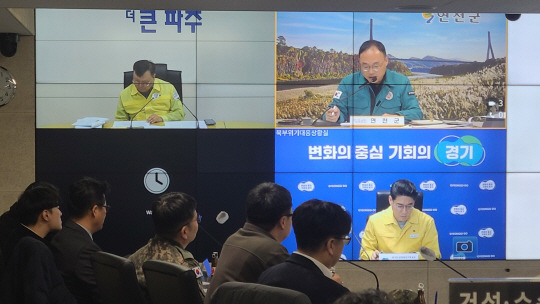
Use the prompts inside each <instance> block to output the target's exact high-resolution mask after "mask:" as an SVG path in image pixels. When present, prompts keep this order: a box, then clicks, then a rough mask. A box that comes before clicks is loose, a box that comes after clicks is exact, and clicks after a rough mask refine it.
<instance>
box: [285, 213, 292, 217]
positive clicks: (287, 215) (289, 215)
mask: <svg viewBox="0 0 540 304" xmlns="http://www.w3.org/2000/svg"><path fill="white" fill-rule="evenodd" d="M284 216H286V217H291V216H293V214H292V213H289V214H285V215H284Z"/></svg>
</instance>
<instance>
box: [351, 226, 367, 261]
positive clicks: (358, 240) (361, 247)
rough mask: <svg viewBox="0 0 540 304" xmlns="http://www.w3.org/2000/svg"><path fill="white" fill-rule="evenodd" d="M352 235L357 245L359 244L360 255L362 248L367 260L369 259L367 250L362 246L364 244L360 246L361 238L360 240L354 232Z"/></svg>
mask: <svg viewBox="0 0 540 304" xmlns="http://www.w3.org/2000/svg"><path fill="white" fill-rule="evenodd" d="M353 235H354V238H355V239H356V241H357V242H358V245H360V255H362V250H364V252H365V253H366V255H367V259H368V261H371V257H370V256H369V253H368V252H367V250H366V249H365V248H364V246H362V240H360V239H359V238H358V236H356V234H354V233H353Z"/></svg>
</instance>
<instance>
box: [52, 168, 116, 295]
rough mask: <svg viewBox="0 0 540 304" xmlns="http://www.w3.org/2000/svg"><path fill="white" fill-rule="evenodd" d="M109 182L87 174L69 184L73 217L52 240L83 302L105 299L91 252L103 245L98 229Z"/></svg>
mask: <svg viewBox="0 0 540 304" xmlns="http://www.w3.org/2000/svg"><path fill="white" fill-rule="evenodd" d="M108 191H109V184H107V183H106V182H102V181H98V180H96V179H93V178H91V177H83V178H81V179H79V180H77V181H75V182H74V183H72V184H71V185H70V186H69V202H68V204H67V207H68V208H67V209H68V214H69V220H67V221H66V222H65V223H64V227H63V229H62V230H61V231H59V232H58V233H57V234H56V235H55V236H54V237H53V239H52V241H51V247H52V249H53V253H54V257H55V260H56V265H57V266H58V269H59V270H60V272H61V273H62V276H63V277H64V281H65V282H66V286H67V287H68V289H69V290H70V291H71V293H72V294H73V295H74V296H75V298H77V302H78V303H79V304H85V303H87V304H91V303H101V302H102V301H101V298H100V295H99V291H98V288H97V283H96V278H95V275H94V268H93V267H92V260H91V256H92V254H93V253H94V252H98V251H101V248H100V247H99V246H98V245H97V244H96V243H94V238H93V235H94V233H96V232H98V231H100V230H101V229H103V224H104V222H105V217H106V216H107V210H108V209H109V208H110V205H108V204H107V198H106V196H105V194H106V193H107V192H108Z"/></svg>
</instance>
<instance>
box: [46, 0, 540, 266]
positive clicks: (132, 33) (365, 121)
mask: <svg viewBox="0 0 540 304" xmlns="http://www.w3.org/2000/svg"><path fill="white" fill-rule="evenodd" d="M538 26H540V16H538V15H522V16H521V18H520V19H519V20H518V21H515V22H509V21H507V20H506V19H505V16H504V14H476V13H448V14H446V13H445V14H443V13H435V14H421V13H338V12H249V11H245V12H226V11H223V12H213V11H189V10H175V11H160V10H53V9H38V10H36V89H37V91H36V126H37V128H39V129H40V130H39V131H43V132H36V138H37V143H42V144H40V145H36V155H39V154H41V153H42V152H44V153H45V154H47V153H49V154H47V155H52V156H54V157H52V156H51V157H52V158H54V159H47V162H48V165H46V166H45V165H44V164H41V165H39V164H37V165H36V168H37V169H36V176H39V177H40V178H43V179H48V177H50V179H51V180H55V179H58V177H56V178H55V177H54V176H55V175H62V174H64V173H63V172H62V170H63V169H61V168H71V169H70V170H71V171H70V174H72V175H77V173H76V172H74V171H73V170H75V171H76V170H78V169H77V168H79V167H80V166H78V165H77V164H76V162H77V160H76V159H73V156H71V155H68V157H62V155H63V154H67V153H68V152H67V151H69V150H66V152H63V151H58V150H55V149H53V148H51V147H49V146H48V145H47V143H46V142H47V141H46V140H45V138H39V137H40V136H48V135H47V134H53V133H49V132H52V131H61V132H54V135H55V136H62V134H63V133H62V132H66V134H68V135H69V136H67V137H66V138H65V139H64V140H63V141H62V142H63V144H64V145H70V144H75V145H76V144H77V141H76V139H77V138H78V137H77V136H76V134H74V133H67V132H68V131H74V132H76V133H77V134H82V133H78V132H88V131H84V130H80V131H79V130H45V129H46V128H72V127H73V126H72V124H73V123H74V122H75V121H77V120H78V119H81V118H85V117H98V118H105V119H108V120H109V122H111V123H112V122H113V121H114V120H115V112H116V110H117V105H118V99H119V95H120V92H121V91H122V90H123V89H124V72H128V71H131V70H132V66H133V63H134V62H135V61H137V60H139V59H148V60H152V61H153V62H155V63H165V64H167V68H168V69H170V70H178V71H182V81H183V83H182V98H181V99H182V102H183V104H184V106H183V107H184V110H185V113H186V117H185V120H186V121H187V122H193V121H194V120H199V121H203V120H204V119H208V118H211V119H213V120H215V121H216V122H217V124H216V125H215V126H211V125H208V126H207V127H208V128H209V129H210V128H220V129H223V128H224V129H237V128H243V129H257V128H263V130H199V129H197V130H172V132H168V131H163V130H161V131H160V130H152V131H149V132H145V133H140V134H141V135H144V137H154V136H156V137H160V138H163V137H162V136H168V137H167V139H166V140H164V141H163V142H165V143H168V142H172V143H174V145H166V146H167V147H166V148H164V149H168V150H167V153H170V154H171V155H176V153H175V151H174V149H184V148H185V146H182V143H179V142H177V140H176V136H175V135H174V134H176V133H178V136H188V135H189V136H193V138H195V139H194V143H193V146H190V147H191V148H193V147H194V146H196V149H191V150H190V151H191V152H190V153H191V156H190V157H192V158H193V159H194V160H196V162H197V164H196V165H194V167H190V170H192V172H191V171H190V173H189V174H196V175H197V177H198V179H197V181H196V182H195V184H186V185H180V184H178V185H175V189H195V190H193V191H195V192H196V193H206V190H207V189H208V185H207V184H205V183H207V181H205V180H204V178H203V177H202V176H203V175H205V174H215V175H216V176H213V177H212V178H215V184H220V187H221V188H222V189H229V188H230V189H235V188H236V187H237V185H236V184H235V180H234V179H232V178H224V179H219V176H221V175H223V176H231V174H233V173H234V174H239V176H242V180H247V179H249V178H247V176H248V175H249V174H252V173H253V172H256V173H260V174H261V175H262V176H264V177H265V178H266V177H268V176H273V178H274V179H275V181H276V182H277V183H280V184H282V185H284V186H285V187H287V189H289V190H290V191H291V193H292V196H293V205H294V206H293V207H297V206H298V205H299V204H301V203H302V202H304V201H306V200H308V199H311V198H319V199H323V200H328V201H332V202H336V203H339V204H340V205H342V206H343V207H344V208H345V209H346V210H347V211H348V212H349V213H350V214H351V216H352V218H353V225H352V226H353V227H352V230H351V237H352V242H351V243H350V244H349V245H347V246H346V247H345V250H344V257H345V258H347V259H359V258H360V253H361V252H360V251H361V248H360V243H361V241H362V238H363V236H364V230H365V226H366V220H367V218H368V216H370V215H371V214H373V213H375V212H376V211H377V208H376V199H377V192H378V191H385V190H389V189H390V185H391V184H392V183H393V182H394V181H395V180H398V179H408V180H411V181H412V182H413V183H414V184H415V185H416V187H417V189H418V190H419V191H421V192H422V194H423V206H422V209H423V211H424V212H425V213H427V214H428V215H430V216H431V217H432V218H433V219H434V221H435V225H436V228H437V231H438V237H439V247H440V251H441V255H442V259H445V260H450V259H465V260H471V259H472V260H474V259H531V258H532V259H538V258H540V256H539V255H538V252H540V243H538V244H536V243H534V242H533V244H531V242H530V240H529V239H528V238H527V236H528V235H529V233H528V232H529V231H532V230H531V229H533V230H534V229H536V230H537V229H540V224H537V223H540V222H538V221H537V217H538V212H536V211H535V210H536V209H537V208H536V207H537V206H536V205H537V204H538V203H537V201H538V200H537V197H536V195H535V194H534V189H535V188H534V187H536V186H537V184H538V183H540V158H538V157H536V154H537V151H538V150H539V149H540V138H539V137H538V135H537V130H538V127H537V126H536V124H535V121H536V120H537V119H536V114H535V113H536V112H537V111H534V110H535V109H537V108H538V104H537V98H536V97H537V96H540V73H537V72H536V71H537V70H538V68H539V67H538V65H537V64H536V60H535V59H534V58H536V56H537V55H538V53H540V43H538V42H536V41H534V39H530V37H531V33H533V32H534V29H535V28H538ZM370 39H374V40H377V41H380V42H381V43H382V44H383V45H384V47H385V50H386V57H383V60H380V62H379V61H377V60H371V61H369V62H363V61H362V60H360V58H359V57H360V56H359V50H360V48H361V45H362V44H363V43H364V42H365V41H366V40H370ZM128 84H129V81H128ZM375 92H377V94H375ZM337 110H339V111H337ZM110 126H111V125H110V124H109V125H108V126H107V125H104V128H108V127H110ZM185 126H186V125H184V127H185ZM188 126H189V127H190V128H197V127H201V126H203V127H205V126H206V125H202V124H201V125H197V124H192V125H188ZM177 127H178V126H177ZM124 128H125V127H124ZM157 129H159V127H158V128H157ZM95 131H97V132H96V133H88V134H86V135H84V136H80V137H79V138H84V139H89V140H90V139H91V140H93V141H94V143H93V144H92V143H85V145H90V146H94V145H95V146H99V145H100V140H99V135H100V134H104V133H109V132H108V131H106V130H95ZM169 131H170V130H169ZM242 131H250V133H249V134H250V137H249V138H250V140H243V138H244V136H245V134H244V133H242ZM251 131H255V132H254V133H251ZM92 132H94V131H92ZM120 132H126V133H122V134H121V135H122V136H119V135H120V134H116V133H120ZM132 132H133V133H135V132H138V131H136V130H133V131H131V130H122V131H119V130H116V131H111V132H110V133H112V134H108V135H107V136H108V137H111V138H115V139H116V138H123V136H124V135H125V134H131V133H132ZM186 132H187V133H186ZM257 132H261V133H260V134H261V136H257V134H256V133H257ZM268 132H270V133H271V134H270V136H269V135H268ZM89 134H92V136H91V137H88V135H89ZM129 136H130V138H131V136H134V137H138V136H137V135H129ZM169 136H170V137H169ZM237 137H238V138H237ZM231 138H235V141H234V143H231V142H230V139H231ZM123 144H124V145H123V146H122V147H123V149H125V150H126V151H130V149H141V150H142V152H144V151H145V149H146V148H145V147H144V146H140V143H137V141H136V140H135V141H133V142H132V141H129V142H128V141H126V142H124V143H123ZM232 148H234V149H232ZM231 151H233V152H231ZM254 151H255V152H254ZM261 151H266V152H265V153H261ZM108 152H110V154H107V156H106V157H108V158H110V161H111V162H113V163H115V162H118V163H122V162H128V163H137V164H138V166H141V168H142V169H140V170H142V171H144V172H146V171H147V170H149V169H151V168H154V167H159V165H160V163H162V162H164V161H166V160H163V159H157V158H152V157H151V159H149V160H144V161H143V162H144V163H143V162H139V160H138V159H135V157H136V156H135V155H131V153H118V151H108ZM148 154H149V155H151V151H149V153H148ZM143 155H146V154H145V153H143ZM208 155H211V156H212V157H208ZM247 160H249V161H247ZM37 162H39V159H38V160H37ZM47 168H49V169H50V170H49V169H47ZM51 168H54V169H51ZM58 168H60V169H58ZM80 168H81V170H84V168H85V167H80ZM239 168H241V170H240V171H239ZM142 171H141V172H142ZM107 172H108V171H107V169H106V168H101V167H100V166H96V167H93V168H92V169H91V170H90V172H86V171H84V172H80V174H78V175H88V174H90V175H92V174H94V175H97V176H100V177H102V178H105V179H106V177H107V174H108V173H107ZM115 174H123V173H122V172H121V169H119V171H118V172H115ZM182 174H183V172H182ZM189 174H188V175H189ZM234 174H233V175H234ZM182 177H183V178H185V179H186V180H187V179H189V178H188V177H187V176H184V175H182ZM114 179H115V177H112V178H111V180H114ZM262 179H263V178H260V180H262ZM192 181H193V180H192ZM218 181H219V182H218ZM133 183H136V185H135V186H137V187H140V186H141V185H139V184H140V181H139V180H138V182H135V181H134V182H133ZM113 186H114V185H113ZM251 186H252V185H251V184H250V185H249V187H248V185H247V184H246V185H244V188H246V189H247V188H250V187H251ZM141 191H143V192H144V189H143V190H141ZM231 191H234V190H231ZM220 195H226V193H225V191H224V192H223V193H220ZM235 195H236V196H235V197H236V198H238V199H235V200H234V201H230V202H227V204H229V203H230V204H238V206H239V205H240V204H243V201H242V199H243V198H240V197H242V196H243V195H244V194H243V193H242V194H241V193H235ZM133 199H134V200H137V198H136V197H133ZM202 205H204V203H202ZM238 206H237V205H235V208H232V209H231V210H240V209H241V208H239V207H238ZM220 208H221V206H219V208H217V207H216V208H215V210H213V211H219V210H221V209H220ZM218 209H219V210H218ZM140 211H141V212H144V210H140ZM213 216H214V215H213V214H212V215H211V217H213ZM236 220H238V221H239V222H241V221H240V220H239V219H238V218H236ZM236 228H239V227H229V229H230V230H227V231H234V229H236ZM212 229H213V228H210V230H212ZM221 232H222V231H221ZM221 232H220V231H219V227H217V228H216V231H209V233H210V234H212V235H219V236H218V238H219V241H224V240H225V239H226V236H225V235H222V234H223V233H221ZM220 233H221V234H220ZM145 237H146V235H145ZM141 239H142V237H141ZM285 245H286V246H287V248H288V249H289V251H291V252H292V251H294V250H295V249H296V243H295V240H294V231H293V232H292V233H291V236H290V237H289V238H288V239H287V240H286V241H285ZM105 247H107V246H105ZM206 254H207V252H204V255H206Z"/></svg>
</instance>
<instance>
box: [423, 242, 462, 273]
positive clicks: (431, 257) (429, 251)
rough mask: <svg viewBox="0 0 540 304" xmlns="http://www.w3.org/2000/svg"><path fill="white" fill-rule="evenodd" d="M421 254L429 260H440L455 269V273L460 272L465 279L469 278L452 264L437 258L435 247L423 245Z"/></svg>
mask: <svg viewBox="0 0 540 304" xmlns="http://www.w3.org/2000/svg"><path fill="white" fill-rule="evenodd" d="M420 255H421V256H422V257H423V258H424V259H426V260H428V261H435V260H437V261H439V262H441V263H442V264H443V265H444V266H446V267H448V268H450V269H451V270H453V271H454V272H455V273H457V274H459V275H460V276H462V277H463V278H465V279H468V278H467V277H466V276H464V275H463V274H462V273H461V272H459V271H457V270H455V269H454V268H452V267H451V266H450V265H448V264H446V263H445V262H443V261H442V260H441V259H439V258H437V256H435V251H433V249H431V248H427V247H425V246H422V247H420Z"/></svg>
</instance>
